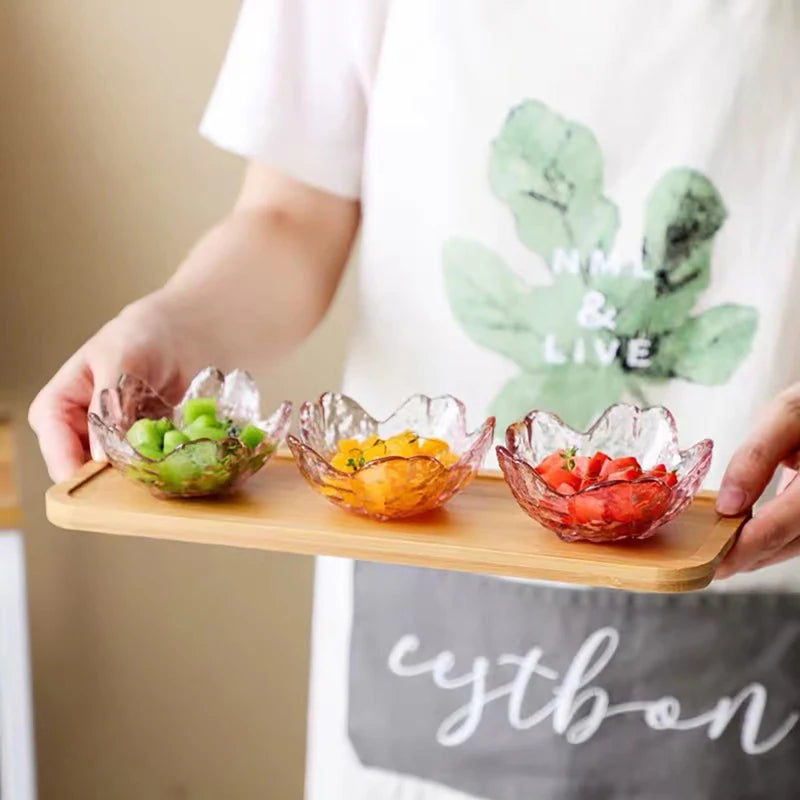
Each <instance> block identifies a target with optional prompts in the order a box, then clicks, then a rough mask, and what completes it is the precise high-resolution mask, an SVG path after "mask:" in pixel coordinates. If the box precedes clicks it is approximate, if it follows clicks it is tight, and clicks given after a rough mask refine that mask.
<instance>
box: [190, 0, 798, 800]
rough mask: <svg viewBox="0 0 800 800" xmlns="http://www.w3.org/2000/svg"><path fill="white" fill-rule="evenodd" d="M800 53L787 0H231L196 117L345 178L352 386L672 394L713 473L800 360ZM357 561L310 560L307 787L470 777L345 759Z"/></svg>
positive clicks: (245, 148)
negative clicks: (351, 260)
mask: <svg viewBox="0 0 800 800" xmlns="http://www.w3.org/2000/svg"><path fill="white" fill-rule="evenodd" d="M798 74H800V10H798V5H797V3H796V2H793V0H731V1H730V2H727V3H720V2H717V1H716V0H673V1H672V2H668V3H655V2H641V0H603V2H596V0H529V1H528V2H524V0H517V1H515V2H512V1H511V0H509V2H489V1H488V0H459V2H448V0H435V1H433V2H432V0H403V2H390V0H342V1H341V2H336V3H332V2H330V0H245V2H244V4H243V8H242V11H241V16H240V19H239V23H238V25H237V27H236V31H235V34H234V37H233V41H232V44H231V47H230V50H229V52H228V55H227V58H226V60H225V64H224V66H223V69H222V72H221V75H220V78H219V81H218V83H217V86H216V89H215V91H214V94H213V97H212V99H211V102H210V104H209V107H208V109H207V111H206V115H205V118H204V120H203V123H202V132H203V134H204V135H205V136H207V137H208V138H209V139H211V140H212V141H213V142H215V143H216V144H217V145H219V146H220V147H222V148H225V149H227V150H229V151H232V152H235V153H239V154H241V155H243V156H246V157H248V158H254V159H256V160H259V161H262V162H264V163H266V164H269V165H271V166H274V167H276V168H277V169H279V170H281V171H283V172H285V173H287V174H289V175H291V176H293V177H295V178H297V179H299V180H301V181H304V182H306V183H308V184H310V185H313V186H316V187H319V188H321V189H325V190H327V191H329V192H332V193H334V194H338V195H342V196H345V197H351V198H360V199H361V201H362V204H363V206H362V207H363V227H362V239H361V251H360V265H359V266H360V296H359V303H358V310H357V322H356V328H355V333H354V336H353V340H352V343H351V348H350V353H349V359H348V362H347V369H346V376H345V381H344V390H345V391H346V392H347V393H349V394H351V395H352V396H353V397H355V398H356V399H357V400H358V401H359V402H361V403H362V404H363V405H364V406H365V407H366V408H367V410H369V411H370V412H371V413H373V414H374V415H375V416H385V415H387V414H388V413H390V412H391V411H392V410H393V409H394V408H395V407H396V406H397V405H399V403H400V402H401V401H402V400H403V399H404V398H406V397H407V396H409V395H411V394H413V393H417V392H422V393H425V394H429V395H439V394H453V395H455V396H457V397H459V398H461V399H463V400H464V401H465V402H466V403H467V405H468V409H469V412H470V415H471V422H472V423H475V424H477V423H479V421H480V420H482V419H483V418H484V417H485V416H486V415H487V413H489V412H492V413H495V414H497V416H498V430H499V431H501V432H502V431H503V430H504V427H505V425H506V424H507V423H508V422H510V421H512V420H513V419H516V418H519V417H520V416H522V415H523V414H524V413H525V412H526V411H527V410H529V409H531V408H534V407H539V408H542V407H544V408H550V409H552V410H555V411H557V412H560V413H561V414H562V415H563V416H565V418H566V419H567V421H568V422H571V423H572V424H574V425H575V426H585V425H586V424H587V423H588V422H589V421H590V420H591V419H592V417H593V416H595V415H596V414H597V413H598V412H599V411H601V410H602V409H603V408H605V407H606V406H608V405H610V404H611V403H613V402H616V401H618V400H621V399H629V400H632V401H635V402H639V403H640V404H641V403H646V404H651V405H652V404H663V405H665V406H667V407H668V408H670V409H671V410H672V412H673V413H674V415H675V417H676V419H677V422H678V428H679V430H680V432H681V437H682V440H683V444H686V445H688V444H691V443H693V442H695V441H697V440H698V439H701V438H705V437H710V438H712V439H713V440H714V442H715V457H714V464H713V467H712V471H711V474H710V476H709V482H708V485H709V486H710V487H713V486H716V485H718V482H719V480H720V477H721V475H722V471H723V470H724V467H725V464H726V462H727V460H728V459H729V458H730V456H731V454H732V453H733V451H734V448H735V447H736V446H737V444H738V443H739V442H740V441H741V439H742V436H743V435H744V433H745V431H746V430H747V429H748V427H749V426H750V425H751V423H752V421H753V420H754V418H755V416H756V414H757V413H758V411H759V409H760V408H761V407H762V406H763V405H764V404H765V402H766V401H767V400H769V399H770V398H771V397H773V396H774V395H775V394H776V393H777V392H778V391H779V390H780V389H781V388H783V387H785V386H787V385H789V384H790V383H792V382H793V381H795V380H797V379H798V378H799V377H800V351H799V350H798V348H797V342H798V340H800V315H798V314H797V303H796V299H797V298H798V297H799V296H800V213H798V209H800V81H798V80H797V79H796V76H797V75H798ZM350 580H351V565H350V564H349V562H346V561H342V560H330V559H323V560H322V562H321V563H320V564H319V565H318V571H317V579H316V581H317V583H316V592H317V595H316V605H315V620H314V670H313V678H312V701H311V702H312V710H311V714H310V761H309V765H310V766H309V774H308V793H309V796H310V797H311V798H314V800H339V798H341V800H345V798H346V799H347V800H354V799H355V798H384V797H392V798H398V800H410V798H415V799H417V800H429V798H436V800H440V798H448V799H449V798H456V797H466V795H462V794H459V793H458V792H457V791H456V790H454V789H445V788H443V787H441V786H438V785H434V784H428V783H426V782H425V781H422V780H420V779H415V778H409V777H404V776H401V775H398V774H389V773H387V772H384V771H381V770H377V769H366V768H363V767H361V766H360V764H359V762H358V760H357V758H356V757H355V755H354V753H353V751H352V746H351V744H350V742H349V740H348V738H347V736H346V703H347V672H346V665H347V653H348V651H347V648H348V630H349V629H348V625H349V620H350V616H351V610H352V609H351V605H352V600H351V594H350ZM743 587H744V588H750V587H752V588H760V587H770V588H774V589H782V590H788V591H797V589H799V588H800V568H799V567H798V565H797V563H796V562H792V563H787V564H783V565H779V566H776V567H773V568H770V569H767V570H762V571H761V572H759V573H754V574H750V575H745V576H740V577H738V578H736V579H734V580H732V581H729V582H726V583H725V584H722V585H721V586H720V587H715V588H717V589H721V590H723V591H724V590H726V589H732V588H733V589H736V588H743Z"/></svg>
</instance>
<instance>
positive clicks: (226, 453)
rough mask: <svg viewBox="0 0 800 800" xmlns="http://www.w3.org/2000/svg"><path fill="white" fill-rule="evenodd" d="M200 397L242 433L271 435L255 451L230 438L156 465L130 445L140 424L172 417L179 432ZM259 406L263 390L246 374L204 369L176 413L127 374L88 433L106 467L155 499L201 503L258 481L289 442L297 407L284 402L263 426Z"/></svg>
mask: <svg viewBox="0 0 800 800" xmlns="http://www.w3.org/2000/svg"><path fill="white" fill-rule="evenodd" d="M196 397H213V398H214V399H215V400H216V404H217V413H218V414H219V415H220V416H222V417H224V418H227V419H230V420H231V421H232V422H233V424H234V425H236V426H240V427H241V426H243V425H246V424H248V423H250V424H253V425H256V426H257V427H259V428H260V429H261V430H262V431H263V432H264V433H265V436H264V439H263V440H262V441H261V442H260V444H259V445H258V446H257V447H255V448H253V449H250V448H248V447H247V446H246V445H245V444H244V443H243V442H241V441H240V440H239V439H238V438H235V437H232V436H228V437H226V438H224V439H220V440H218V441H212V440H211V439H196V440H194V441H191V442H186V443H185V444H182V445H179V446H178V447H176V448H175V449H174V450H173V451H172V452H170V453H168V454H167V455H165V456H164V457H163V458H161V459H158V460H153V459H150V458H147V457H145V456H143V455H141V454H139V453H138V452H137V451H136V450H134V449H133V447H131V445H130V444H129V443H128V441H127V439H126V438H125V434H126V432H127V431H128V429H129V428H130V427H131V425H133V423H134V422H136V420H138V419H142V418H149V419H159V418H161V417H167V418H168V419H170V420H171V421H172V422H173V423H174V424H176V425H179V424H180V423H181V420H182V418H183V405H184V403H185V402H186V401H187V400H189V399H190V398H196ZM259 403H260V398H259V393H258V389H257V387H256V385H255V383H254V382H253V379H252V378H251V377H250V375H248V374H247V373H246V372H244V371H243V370H234V371H233V372H230V373H229V374H228V375H223V374H222V373H221V372H220V371H219V370H217V369H214V368H213V367H209V368H207V369H204V370H203V371H202V372H200V373H198V374H197V375H196V376H195V378H194V379H193V380H192V382H191V384H190V385H189V388H188V389H187V391H186V394H185V395H184V397H183V399H182V400H181V402H180V403H179V404H178V405H177V406H172V405H170V404H169V403H167V402H166V401H165V400H164V399H163V398H162V397H160V396H159V394H158V393H157V392H155V391H153V389H151V388H150V387H149V386H148V385H147V384H146V383H145V382H144V381H142V380H141V379H139V378H137V377H135V376H133V375H128V374H125V375H122V376H121V377H120V379H119V381H118V383H117V386H116V388H115V389H105V390H103V392H102V393H101V395H100V414H99V416H98V415H97V414H89V426H90V427H91V429H92V432H93V433H94V435H95V436H96V437H97V439H98V441H99V442H100V444H101V445H102V447H103V450H104V451H105V454H106V457H107V458H108V460H109V461H110V462H111V463H112V464H113V465H114V466H115V467H116V468H117V469H118V470H120V472H122V473H123V474H124V475H126V476H127V477H129V478H131V479H132V480H134V481H136V482H137V483H141V484H144V485H145V486H147V487H148V488H149V489H150V490H151V491H152V492H153V493H154V494H156V495H159V496H162V497H202V496H205V495H212V494H220V493H222V492H225V491H229V490H231V489H233V488H235V487H236V486H238V485H239V484H241V483H242V482H243V481H244V480H245V479H247V478H249V477H250V476H251V475H253V474H255V473H256V472H257V471H258V470H259V469H261V467H263V466H264V464H265V463H266V462H267V461H268V459H269V457H270V456H271V455H272V453H273V452H275V449H276V448H277V446H278V444H279V443H280V442H281V441H282V440H283V438H284V437H285V436H286V432H287V430H288V428H289V423H290V420H291V414H292V404H291V403H289V402H284V403H282V404H281V405H280V406H279V408H278V409H277V410H276V411H275V412H274V413H273V414H272V416H270V417H268V418H267V419H261V418H260V413H259Z"/></svg>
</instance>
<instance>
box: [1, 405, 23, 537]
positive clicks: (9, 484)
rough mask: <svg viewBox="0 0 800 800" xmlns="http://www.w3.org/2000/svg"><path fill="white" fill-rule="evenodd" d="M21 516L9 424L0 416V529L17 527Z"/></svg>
mask: <svg viewBox="0 0 800 800" xmlns="http://www.w3.org/2000/svg"><path fill="white" fill-rule="evenodd" d="M21 517H22V514H21V512H20V508H19V501H18V499H17V487H16V482H15V480H14V443H13V440H12V435H11V425H10V424H9V423H8V422H7V421H6V420H5V419H3V418H2V417H0V530H6V529H8V528H16V527H18V526H19V524H20V522H21V521H22V520H21Z"/></svg>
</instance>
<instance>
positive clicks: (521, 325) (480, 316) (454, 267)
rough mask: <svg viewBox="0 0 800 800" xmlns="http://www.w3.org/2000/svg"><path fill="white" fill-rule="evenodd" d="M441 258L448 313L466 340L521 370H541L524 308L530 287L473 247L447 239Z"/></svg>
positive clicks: (535, 340)
mask: <svg viewBox="0 0 800 800" xmlns="http://www.w3.org/2000/svg"><path fill="white" fill-rule="evenodd" d="M443 258H444V278H445V289H446V291H447V296H448V299H449V301H450V308H451V309H452V311H453V315H454V316H455V318H456V320H458V322H459V323H460V325H461V327H462V328H463V329H464V330H465V331H466V333H467V334H468V335H469V337H470V338H471V339H472V340H473V341H474V342H476V343H477V344H480V345H483V346H484V347H487V348H489V349H490V350H494V351H496V352H498V353H502V354H503V355H505V356H507V357H508V358H510V359H512V360H513V361H514V362H515V363H517V364H519V365H520V366H521V367H523V368H525V367H527V368H529V369H534V368H537V367H539V366H541V349H542V347H541V337H540V335H539V333H538V331H537V330H536V327H535V320H536V317H535V315H532V314H530V313H529V310H528V308H527V301H528V297H529V295H530V292H531V289H530V287H529V286H528V285H527V284H526V283H525V282H524V281H522V280H521V279H520V278H518V277H517V276H516V275H515V274H514V273H513V272H512V271H511V269H509V267H508V266H507V265H506V263H505V262H504V261H503V259H502V258H500V256H498V255H497V254H496V253H494V252H492V250H490V249H489V248H488V247H484V246H483V245H482V244H479V243H478V242H470V241H465V240H463V239H451V240H450V241H449V242H447V243H446V244H445V246H444V253H443Z"/></svg>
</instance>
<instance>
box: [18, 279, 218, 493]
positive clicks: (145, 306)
mask: <svg viewBox="0 0 800 800" xmlns="http://www.w3.org/2000/svg"><path fill="white" fill-rule="evenodd" d="M202 366H203V365H202V364H200V363H199V360H198V355H197V354H196V353H195V352H194V346H193V341H192V337H191V336H190V335H187V334H184V333H182V332H181V331H180V329H179V326H178V325H177V324H176V322H175V319H174V318H173V316H172V315H171V313H170V311H169V308H168V307H167V305H166V304H165V303H164V302H163V300H162V298H161V297H160V296H159V294H158V293H156V294H153V295H149V296H148V297H145V298H143V299H141V300H139V301H137V302H135V303H133V304H131V305H130V306H127V307H126V308H124V309H123V310H122V311H121V312H120V313H119V314H118V315H117V316H116V317H115V318H114V319H112V320H111V321H110V322H109V323H107V324H106V325H105V326H104V327H103V328H101V329H100V330H99V331H98V332H97V333H96V334H95V335H94V336H93V337H92V338H91V339H89V341H88V342H86V344H84V345H83V347H81V348H80V349H79V350H78V351H77V352H76V353H75V354H74V355H73V356H72V357H71V358H70V359H69V360H68V361H67V362H66V363H65V364H64V365H63V366H62V367H61V369H59V371H58V372H57V373H56V374H55V376H54V377H53V378H52V379H51V380H50V381H49V382H48V383H47V385H46V386H45V387H44V388H43V389H42V390H41V391H40V392H39V394H38V395H37V397H36V399H35V400H34V401H33V403H32V404H31V407H30V411H29V412H28V420H29V422H30V425H31V427H32V428H33V430H34V432H35V433H36V436H37V437H38V439H39V447H40V448H41V451H42V455H43V456H44V460H45V463H46V465H47V470H48V472H49V473H50V477H51V478H52V479H53V480H54V481H63V480H66V479H67V478H69V477H70V476H71V475H72V474H73V473H74V472H75V470H77V469H78V467H80V466H81V465H82V464H83V463H85V462H86V461H87V460H88V459H89V457H90V452H91V453H92V454H93V455H94V456H95V457H96V458H102V457H103V456H102V452H98V446H97V443H94V442H92V443H90V441H89V430H88V421H87V415H88V412H89V411H95V412H97V410H98V403H99V397H100V392H101V391H102V390H103V389H106V388H112V387H114V386H115V385H116V383H117V379H118V378H119V376H120V375H121V374H122V373H123V372H128V373H131V374H134V375H137V376H138V377H140V378H142V379H143V380H145V381H146V382H147V383H148V384H149V385H150V386H152V387H153V388H154V389H156V390H157V391H158V392H159V393H160V394H162V396H163V397H164V398H165V399H166V400H168V401H170V402H174V401H177V400H178V399H179V398H180V396H181V394H182V392H183V391H184V389H185V388H186V384H187V383H188V381H189V380H190V379H191V377H192V375H193V374H194V373H195V372H196V371H197V370H198V369H200V368H202Z"/></svg>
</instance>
